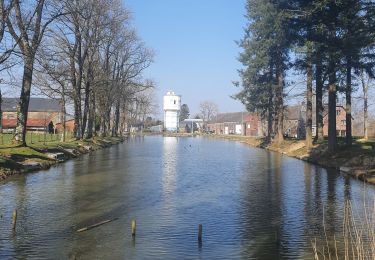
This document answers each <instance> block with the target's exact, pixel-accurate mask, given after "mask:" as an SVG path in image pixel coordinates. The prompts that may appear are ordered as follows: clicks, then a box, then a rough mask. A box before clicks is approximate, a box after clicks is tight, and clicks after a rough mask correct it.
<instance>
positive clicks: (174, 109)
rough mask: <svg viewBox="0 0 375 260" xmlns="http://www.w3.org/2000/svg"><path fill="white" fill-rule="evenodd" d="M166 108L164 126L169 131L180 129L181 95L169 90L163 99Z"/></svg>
mask: <svg viewBox="0 0 375 260" xmlns="http://www.w3.org/2000/svg"><path fill="white" fill-rule="evenodd" d="M163 109H164V128H165V130H167V131H178V127H179V119H180V109H181V96H178V95H176V94H175V93H174V92H173V91H168V92H167V94H166V95H165V96H164V100H163Z"/></svg>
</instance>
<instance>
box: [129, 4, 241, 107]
mask: <svg viewBox="0 0 375 260" xmlns="http://www.w3.org/2000/svg"><path fill="white" fill-rule="evenodd" d="M124 3H125V6H126V7H127V8H128V9H130V11H131V12H132V18H133V25H134V27H136V29H137V31H138V34H139V36H140V37H141V38H142V39H143V40H144V41H145V42H146V44H147V46H149V47H150V48H152V49H153V50H154V51H155V53H156V56H155V62H154V63H153V64H152V65H151V67H150V68H148V69H147V71H146V73H145V75H146V77H149V78H151V79H153V80H155V82H156V83H157V85H158V89H157V92H156V99H157V101H158V103H159V105H160V109H162V104H161V103H162V96H163V95H164V93H165V92H166V91H167V90H174V91H175V92H176V93H177V94H179V95H181V96H182V103H186V104H188V106H189V107H190V111H191V113H192V114H195V113H197V112H198V111H199V103H200V102H202V101H205V100H209V101H213V102H215V103H217V104H218V106H219V109H220V112H231V111H242V110H244V107H243V105H242V104H241V103H240V102H238V101H236V100H233V99H232V98H230V95H232V94H234V93H236V92H237V91H238V90H237V88H236V87H234V86H233V84H232V81H234V80H238V79H239V77H238V73H237V69H239V68H240V66H241V65H240V63H239V62H238V61H237V57H238V55H239V52H240V48H239V47H238V46H237V45H236V43H235V41H236V40H239V39H241V37H242V35H243V27H244V26H245V24H246V19H245V17H244V14H245V0H235V1H233V0H124Z"/></svg>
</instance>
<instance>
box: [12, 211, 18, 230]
mask: <svg viewBox="0 0 375 260" xmlns="http://www.w3.org/2000/svg"><path fill="white" fill-rule="evenodd" d="M16 225H17V210H16V209H14V210H13V216H12V229H13V230H16Z"/></svg>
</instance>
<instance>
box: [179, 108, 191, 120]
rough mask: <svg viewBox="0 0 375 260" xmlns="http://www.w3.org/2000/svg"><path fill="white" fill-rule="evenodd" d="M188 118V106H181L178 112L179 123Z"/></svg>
mask: <svg viewBox="0 0 375 260" xmlns="http://www.w3.org/2000/svg"><path fill="white" fill-rule="evenodd" d="M189 116H190V110H189V106H188V105H187V104H182V106H181V110H180V122H181V121H184V120H185V119H187V118H189Z"/></svg>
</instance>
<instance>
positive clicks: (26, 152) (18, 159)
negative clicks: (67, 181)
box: [0, 133, 121, 179]
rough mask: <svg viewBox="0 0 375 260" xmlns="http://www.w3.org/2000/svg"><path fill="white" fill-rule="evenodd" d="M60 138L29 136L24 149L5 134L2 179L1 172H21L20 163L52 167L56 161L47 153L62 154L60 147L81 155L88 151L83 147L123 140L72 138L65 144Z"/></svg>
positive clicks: (1, 149)
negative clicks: (29, 162) (78, 152)
mask: <svg viewBox="0 0 375 260" xmlns="http://www.w3.org/2000/svg"><path fill="white" fill-rule="evenodd" d="M38 135H40V136H38ZM60 137H61V135H43V134H35V133H33V134H28V135H27V139H26V143H27V147H23V146H20V145H17V144H14V143H12V135H11V134H3V136H2V140H3V144H2V145H1V140H0V177H1V172H2V171H4V170H20V169H21V168H22V165H20V164H19V163H23V162H26V161H33V162H39V163H41V164H44V165H51V164H53V163H54V162H55V161H54V160H52V159H50V158H48V157H47V154H46V152H52V153H53V152H62V150H61V149H60V147H63V148H65V149H76V150H78V151H80V152H81V153H85V152H86V150H84V149H83V148H82V146H81V145H89V146H91V147H92V148H94V149H96V148H98V147H100V146H103V145H102V144H104V142H101V141H104V140H105V141H106V142H110V143H111V144H116V143H118V142H120V141H121V138H118V137H105V138H99V137H95V138H94V139H91V140H75V139H72V138H70V139H67V140H66V141H65V142H60ZM67 138H68V137H67ZM105 145H107V143H105ZM63 152H64V153H66V154H67V155H68V157H70V156H72V155H71V154H70V153H69V152H67V151H63ZM0 179H1V178H0Z"/></svg>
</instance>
